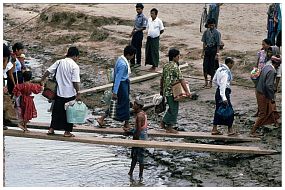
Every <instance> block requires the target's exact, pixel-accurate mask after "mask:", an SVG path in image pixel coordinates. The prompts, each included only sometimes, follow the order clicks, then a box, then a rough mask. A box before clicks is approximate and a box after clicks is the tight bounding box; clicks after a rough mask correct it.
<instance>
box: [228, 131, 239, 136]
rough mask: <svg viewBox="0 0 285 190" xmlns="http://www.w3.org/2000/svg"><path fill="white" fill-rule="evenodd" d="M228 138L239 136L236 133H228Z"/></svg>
mask: <svg viewBox="0 0 285 190" xmlns="http://www.w3.org/2000/svg"><path fill="white" fill-rule="evenodd" d="M228 136H237V133H235V132H232V133H228Z"/></svg>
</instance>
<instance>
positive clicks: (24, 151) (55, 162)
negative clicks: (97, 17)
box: [4, 95, 164, 187]
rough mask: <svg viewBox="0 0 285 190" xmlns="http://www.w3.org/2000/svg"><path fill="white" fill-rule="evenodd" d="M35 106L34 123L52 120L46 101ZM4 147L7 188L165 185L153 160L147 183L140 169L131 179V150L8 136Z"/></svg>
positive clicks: (39, 99)
mask: <svg viewBox="0 0 285 190" xmlns="http://www.w3.org/2000/svg"><path fill="white" fill-rule="evenodd" d="M35 103H36V106H37V110H38V118H36V119H34V120H33V121H38V122H47V121H49V120H50V113H49V112H47V109H48V107H49V104H48V102H47V101H46V99H45V98H43V97H42V96H41V95H36V96H35ZM31 130H32V129H31ZM58 133H63V131H58ZM75 134H77V135H79V133H75ZM85 135H86V134H85ZM114 137H115V136H114V135H113V136H112V135H110V138H114ZM117 138H120V136H117ZM4 146H5V171H6V173H5V185H6V187H19V186H20V187H29V186H38V187H46V186H76V187H81V186H84V187H88V186H111V187H112V186H163V183H164V182H163V180H162V179H161V178H160V177H159V174H160V170H163V167H162V166H161V168H160V167H157V166H152V165H153V164H152V162H153V160H149V162H150V164H148V165H149V166H148V167H146V169H145V171H144V179H143V181H140V180H139V179H138V166H137V167H136V168H135V172H134V178H133V179H130V177H129V176H128V174H127V173H128V170H129V167H130V162H131V158H130V148H125V147H116V146H104V145H92V144H81V143H72V142H61V141H52V140H41V139H29V138H19V137H5V143H4Z"/></svg>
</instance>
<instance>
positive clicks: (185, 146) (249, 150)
mask: <svg viewBox="0 0 285 190" xmlns="http://www.w3.org/2000/svg"><path fill="white" fill-rule="evenodd" d="M3 134H4V135H5V136H14V137H25V138H35V139H47V140H58V141H68V142H79V143H88V144H100V145H114V146H126V147H134V146H135V147H144V148H162V149H180V150H191V151H202V152H205V151H207V152H226V153H244V154H273V153H277V151H275V150H264V149H260V148H259V147H248V146H247V147H244V146H226V145H209V144H196V143H176V142H161V141H143V140H126V139H118V138H101V137H90V136H82V135H77V136H76V137H63V136H62V135H47V134H45V133H42V132H34V131H31V132H29V133H23V132H22V131H21V130H12V129H8V130H5V131H3Z"/></svg>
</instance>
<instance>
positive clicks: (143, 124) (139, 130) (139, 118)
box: [128, 98, 147, 179]
mask: <svg viewBox="0 0 285 190" xmlns="http://www.w3.org/2000/svg"><path fill="white" fill-rule="evenodd" d="M143 106H144V101H143V100H142V99H140V98H136V99H135V101H134V106H133V109H134V112H135V113H136V120H135V128H134V129H133V130H131V131H132V132H133V140H146V139H147V115H146V113H145V112H144V111H143V110H142V108H143ZM144 151H145V149H144V148H139V147H132V152H131V157H132V162H131V167H130V171H129V173H128V174H129V175H130V176H131V177H132V176H133V171H134V169H135V166H136V164H137V162H139V178H140V179H141V178H142V177H143V169H144Z"/></svg>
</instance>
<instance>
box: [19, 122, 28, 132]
mask: <svg viewBox="0 0 285 190" xmlns="http://www.w3.org/2000/svg"><path fill="white" fill-rule="evenodd" d="M18 127H19V128H20V129H22V130H23V131H25V130H26V129H25V127H24V126H23V125H21V124H18Z"/></svg>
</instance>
